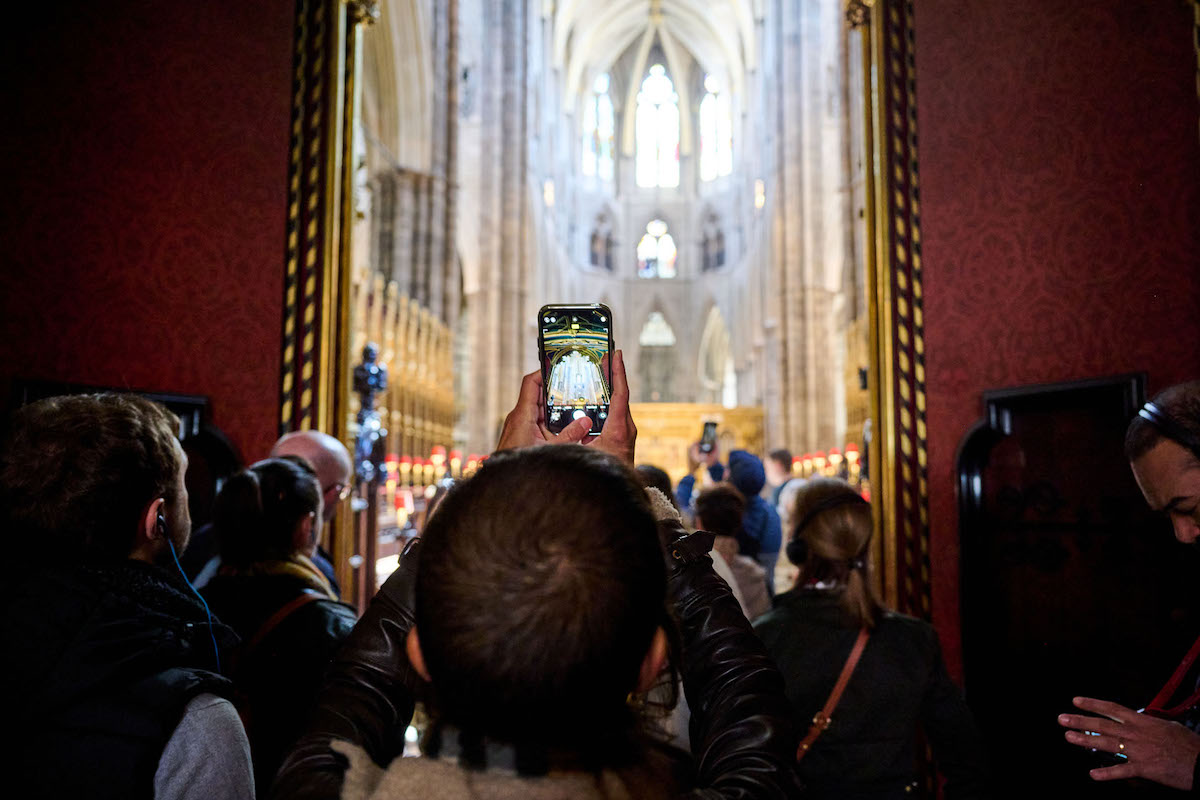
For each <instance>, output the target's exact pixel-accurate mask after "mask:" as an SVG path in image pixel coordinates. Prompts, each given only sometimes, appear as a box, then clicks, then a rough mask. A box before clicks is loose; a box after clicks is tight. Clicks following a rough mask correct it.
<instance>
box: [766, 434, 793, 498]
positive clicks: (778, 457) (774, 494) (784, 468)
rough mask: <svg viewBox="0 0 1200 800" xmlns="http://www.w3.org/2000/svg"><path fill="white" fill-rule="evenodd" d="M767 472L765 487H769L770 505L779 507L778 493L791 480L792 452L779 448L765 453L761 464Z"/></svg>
mask: <svg viewBox="0 0 1200 800" xmlns="http://www.w3.org/2000/svg"><path fill="white" fill-rule="evenodd" d="M763 467H764V468H765V469H766V471H767V485H768V486H770V487H771V505H773V506H776V507H778V506H779V493H780V492H781V491H783V487H784V486H786V485H787V484H788V481H790V480H792V451H791V450H788V449H787V448H786V447H780V448H777V449H775V450H772V451H771V452H769V453H767V460H766V461H765V462H764V463H763Z"/></svg>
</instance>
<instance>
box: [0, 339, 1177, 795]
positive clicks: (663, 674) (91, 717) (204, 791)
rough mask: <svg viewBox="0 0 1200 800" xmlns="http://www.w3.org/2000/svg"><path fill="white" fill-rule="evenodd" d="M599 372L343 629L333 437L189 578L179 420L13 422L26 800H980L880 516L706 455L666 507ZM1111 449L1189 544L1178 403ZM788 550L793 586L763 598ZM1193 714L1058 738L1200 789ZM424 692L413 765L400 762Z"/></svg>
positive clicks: (79, 410)
mask: <svg viewBox="0 0 1200 800" xmlns="http://www.w3.org/2000/svg"><path fill="white" fill-rule="evenodd" d="M612 367H613V369H612V374H613V385H612V395H611V406H610V412H609V417H608V420H607V422H606V425H605V426H604V429H603V431H602V432H601V433H600V434H599V435H592V434H591V433H590V421H588V420H583V421H576V422H574V423H572V424H570V425H568V426H567V427H566V428H565V429H563V430H562V431H561V432H560V433H558V434H554V433H552V432H551V431H550V430H549V429H548V428H547V427H546V425H545V420H544V418H543V417H544V403H543V402H542V399H541V398H542V386H541V377H540V373H538V372H535V373H532V374H530V375H528V376H526V377H525V379H524V381H523V383H522V386H521V387H520V392H519V397H518V400H517V403H516V406H515V407H514V408H513V410H512V412H511V413H510V414H509V415H508V417H507V418H506V420H505V423H504V426H503V429H502V431H501V435H500V441H499V443H498V445H497V448H496V452H495V453H494V454H493V455H492V457H490V458H489V459H488V460H487V461H486V462H485V463H484V465H483V466H482V468H481V469H480V470H479V471H478V472H477V473H476V474H475V475H473V476H472V477H471V478H469V479H467V480H465V481H462V482H461V483H459V484H458V485H457V486H455V487H454V488H452V489H450V490H449V491H448V492H447V493H446V494H445V496H444V497H443V498H441V500H440V503H439V504H438V506H437V509H436V511H434V512H432V513H431V515H430V516H429V517H428V519H427V521H426V524H425V527H424V530H423V531H422V535H421V537H420V538H419V539H417V540H415V541H414V542H412V543H410V545H409V546H408V547H407V548H406V550H405V551H404V553H403V554H402V556H401V558H400V562H399V567H398V568H397V569H396V571H395V572H394V573H392V575H391V576H390V577H389V578H388V580H387V581H386V582H385V583H384V585H383V586H382V588H381V589H380V591H379V592H378V593H377V594H376V596H375V597H374V598H373V599H372V601H371V602H370V604H369V606H368V607H367V608H366V609H365V610H364V612H363V614H362V616H361V617H358V616H357V613H356V611H355V609H354V608H353V607H351V606H348V605H345V604H343V603H341V602H340V600H339V588H338V586H337V584H336V581H335V580H334V577H333V575H332V571H331V570H330V568H329V563H328V560H327V558H326V557H325V555H324V554H322V553H321V551H320V550H319V547H318V543H319V541H320V534H321V530H322V525H323V524H325V523H327V522H328V521H329V520H330V519H331V518H332V516H333V515H334V513H336V510H337V507H338V505H339V503H340V501H341V500H344V499H345V497H346V495H347V492H348V487H349V486H350V481H351V474H350V459H349V455H348V454H347V453H346V451H345V448H343V447H342V446H341V444H340V443H338V442H337V441H336V440H334V439H332V438H331V437H327V436H325V435H324V434H318V433H315V432H304V433H301V434H291V435H289V436H287V437H284V438H283V439H281V440H280V442H279V443H278V444H277V445H276V447H275V448H274V450H273V451H272V453H270V454H269V455H268V457H267V458H266V459H264V460H262V461H258V462H256V463H254V464H252V465H251V466H250V467H249V468H248V469H245V470H243V471H241V472H239V473H237V474H236V475H234V476H233V477H231V478H230V479H228V480H227V481H226V482H225V484H224V485H223V487H222V488H221V491H220V493H219V494H218V495H217V497H216V501H215V504H214V507H213V511H212V524H211V526H206V528H205V529H203V530H198V531H197V533H196V537H195V538H197V539H200V540H201V542H200V544H201V545H202V546H201V547H197V548H196V549H195V550H193V557H192V558H187V557H186V556H185V554H186V553H187V552H188V546H189V539H191V538H193V537H192V531H191V524H190V519H189V514H188V502H187V492H186V489H185V487H184V472H185V470H186V467H187V460H186V456H185V455H184V452H183V450H182V448H181V447H180V444H179V442H178V440H177V439H176V430H177V425H176V421H175V420H174V419H173V417H172V415H171V414H170V413H169V412H168V411H166V410H165V409H163V408H162V407H161V406H159V405H156V404H154V403H152V402H150V401H148V400H145V399H143V398H140V397H138V396H136V395H117V394H103V395H86V396H68V397H58V398H52V399H49V400H43V401H40V402H37V403H33V404H31V405H28V406H26V407H24V408H22V409H19V410H17V411H16V412H15V413H14V414H13V416H12V418H11V419H10V420H9V422H8V425H7V433H6V436H5V438H4V444H3V449H2V451H0V511H2V514H3V524H4V530H5V532H6V534H7V538H8V551H9V554H10V559H11V560H10V564H12V565H13V569H12V570H10V579H9V581H7V582H6V587H5V591H4V593H3V606H2V609H0V624H2V625H3V636H4V639H5V641H6V642H7V643H8V647H7V651H6V654H5V656H4V658H3V664H4V671H3V679H2V685H3V692H4V707H5V708H6V709H8V710H9V712H10V721H11V726H10V727H11V729H12V730H13V731H14V733H15V734H16V736H15V743H14V744H12V745H10V746H9V747H8V748H6V771H7V774H8V776H9V778H10V786H11V787H12V789H13V790H14V792H15V794H16V796H22V797H103V798H107V797H112V798H124V797H153V798H183V799H187V798H202V797H203V798H224V797H230V798H252V797H255V796H259V797H268V796H269V797H280V798H283V797H287V798H294V797H299V798H335V797H344V798H380V799H382V798H402V797H423V798H521V799H522V800H539V798H590V797H595V798H675V797H695V798H743V797H764V798H770V797H780V798H786V797H814V798H825V797H829V798H833V797H837V798H891V797H906V796H912V795H913V793H914V791H917V792H919V790H920V788H921V787H920V785H919V775H920V765H919V763H918V759H917V752H918V746H917V742H918V736H923V737H924V738H923V740H924V741H926V742H928V744H929V745H930V746H931V748H932V752H933V755H934V758H935V760H936V764H937V766H938V768H939V770H940V772H941V773H942V775H943V776H944V778H945V783H944V787H943V790H944V794H945V796H946V797H949V798H977V797H989V796H991V791H992V781H991V779H990V777H989V776H990V774H991V772H990V769H991V767H990V765H989V758H988V754H987V753H986V750H985V747H984V745H983V742H982V737H981V736H980V733H979V731H978V729H977V727H976V724H975V722H974V720H973V719H972V715H971V712H970V710H969V708H968V706H967V704H966V702H965V700H964V698H963V695H962V692H961V691H960V690H959V688H958V687H957V686H956V685H955V683H954V682H953V680H952V679H951V678H950V676H949V674H948V673H947V670H946V667H945V665H944V663H943V660H942V655H941V650H940V646H939V643H938V637H937V635H936V633H935V632H934V630H933V628H932V627H931V626H930V625H929V624H928V623H926V622H923V621H920V620H917V619H914V618H911V617H908V616H904V615H902V614H899V613H896V612H895V611H892V610H890V609H888V608H886V607H885V606H884V605H883V604H882V603H881V602H880V601H879V599H878V598H877V597H876V595H875V593H874V591H873V588H872V587H873V581H872V579H871V575H870V571H871V563H870V561H871V559H870V557H869V553H870V543H871V536H872V530H873V524H872V512H871V506H870V504H869V503H868V502H867V501H866V500H864V499H863V497H862V496H860V495H859V494H858V493H857V491H856V490H855V489H854V488H852V487H851V486H850V485H848V484H847V483H845V482H844V481H840V480H837V479H831V478H812V479H808V480H800V479H794V478H792V477H791V473H790V467H791V461H792V459H791V455H790V453H788V452H787V451H775V452H772V453H770V454H769V455H768V457H767V460H766V463H765V465H764V462H763V461H762V460H761V459H760V458H759V457H758V456H756V455H754V454H752V453H749V452H746V451H744V450H733V451H731V452H729V453H728V455H727V458H726V461H725V462H724V463H723V462H722V461H721V454H720V453H719V452H718V451H717V450H716V449H715V448H714V449H712V451H711V452H707V453H702V452H700V449H699V448H698V447H696V448H693V450H692V451H691V454H690V457H691V459H692V465H691V466H692V467H693V470H692V474H691V475H689V476H688V477H685V478H684V479H683V480H682V481H681V482H680V483H679V484H678V485H675V486H673V485H672V483H671V481H670V478H669V477H668V476H667V475H666V474H665V473H664V472H663V471H662V470H661V469H658V468H657V467H654V466H651V465H641V466H637V467H636V468H635V460H634V452H635V443H636V437H637V428H636V425H635V423H634V420H633V418H632V416H631V414H630V411H629V387H628V385H627V383H626V378H625V370H624V364H623V360H622V358H621V354H620V352H619V351H617V352H616V353H614V358H613V364H612ZM585 423H587V424H585ZM1127 456H1128V457H1129V459H1130V461H1131V464H1132V466H1133V470H1134V474H1135V476H1136V478H1137V480H1138V484H1139V486H1140V487H1141V488H1142V491H1143V493H1144V494H1145V496H1146V499H1147V501H1148V502H1149V503H1150V504H1151V505H1152V506H1153V507H1155V508H1157V509H1161V510H1163V511H1165V512H1166V513H1167V514H1169V515H1170V516H1171V518H1172V520H1173V522H1174V525H1175V532H1176V536H1177V538H1179V539H1180V541H1183V542H1190V543H1194V542H1195V541H1196V540H1197V539H1198V538H1200V510H1198V509H1197V501H1198V500H1200V383H1195V384H1187V385H1183V386H1180V387H1173V388H1172V389H1170V390H1168V391H1167V392H1164V393H1163V394H1161V395H1159V396H1158V397H1156V398H1155V400H1154V401H1153V402H1151V403H1148V404H1146V406H1145V407H1144V409H1143V410H1142V412H1141V414H1140V415H1139V417H1138V418H1137V419H1135V420H1134V422H1133V423H1132V424H1131V426H1130V429H1129V434H1128V438H1127ZM781 551H782V554H783V555H784V557H785V558H786V559H787V561H788V562H790V564H792V565H793V566H794V568H795V569H796V570H797V573H798V579H797V580H796V582H795V585H794V586H792V587H791V588H790V589H788V590H786V591H780V592H778V593H776V591H775V589H776V586H775V583H774V576H775V572H776V565H777V562H778V561H779V558H780V555H781ZM1184 689H1185V690H1186V689H1187V687H1184ZM1170 699H1171V698H1168V700H1170ZM1197 702H1198V699H1197V696H1196V695H1193V696H1192V697H1191V698H1189V699H1188V700H1187V701H1185V702H1183V703H1179V702H1178V700H1177V699H1176V700H1174V703H1175V704H1174V705H1173V706H1171V707H1166V706H1164V707H1163V708H1151V709H1150V710H1149V711H1150V712H1152V713H1139V712H1135V711H1133V710H1131V709H1127V708H1124V707H1121V706H1118V705H1116V704H1113V703H1108V702H1105V701H1100V700H1094V699H1089V698H1077V700H1076V705H1077V706H1078V707H1079V708H1080V709H1082V710H1083V711H1089V712H1094V713H1095V714H1098V715H1100V716H1098V717H1097V716H1089V715H1082V714H1074V713H1071V714H1064V715H1062V716H1061V717H1060V719H1059V722H1060V724H1061V725H1063V726H1064V727H1066V728H1067V729H1068V731H1067V733H1066V738H1067V740H1068V741H1069V742H1071V743H1073V744H1078V745H1081V746H1086V747H1090V748H1094V749H1098V750H1103V751H1107V752H1112V753H1116V754H1119V755H1121V756H1124V757H1125V759H1124V761H1123V763H1121V764H1120V765H1118V766H1113V767H1107V768H1103V769H1100V770H1097V771H1096V772H1094V773H1093V777H1095V778H1096V779H1098V780H1105V779H1114V778H1127V777H1142V778H1146V779H1149V780H1152V781H1157V782H1159V783H1162V784H1165V785H1168V786H1173V787H1176V788H1180V789H1190V790H1194V791H1195V790H1200V780H1198V779H1197V773H1198V772H1200V769H1198V767H1200V759H1198V756H1200V735H1197V734H1196V733H1194V732H1193V731H1192V730H1191V729H1190V728H1188V727H1187V726H1185V725H1184V724H1181V723H1180V722H1178V721H1174V720H1173V719H1171V718H1170V717H1172V716H1175V717H1181V716H1186V715H1187V713H1188V712H1189V711H1191V710H1192V708H1193V707H1194V706H1195V705H1196V703H1197ZM1164 703H1166V701H1164ZM418 704H420V705H421V706H422V707H423V708H424V709H425V713H426V715H427V716H428V720H429V723H428V725H427V726H426V729H425V731H424V735H423V738H422V741H421V756H420V757H418V758H402V757H401V754H402V753H403V752H404V748H405V742H406V739H405V736H406V731H407V730H408V729H409V725H410V722H411V721H412V718H413V715H414V709H415V708H416V707H417V705H418ZM1189 704H1190V705H1189ZM676 708H678V709H682V710H683V711H684V713H683V714H682V716H681V715H680V714H679V713H674V714H672V709H676ZM672 720H674V722H672ZM680 720H682V722H680Z"/></svg>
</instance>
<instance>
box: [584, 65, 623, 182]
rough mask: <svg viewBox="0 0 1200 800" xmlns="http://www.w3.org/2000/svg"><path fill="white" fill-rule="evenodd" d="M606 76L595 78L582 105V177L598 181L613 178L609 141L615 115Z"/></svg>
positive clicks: (612, 133) (611, 150)
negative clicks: (597, 176) (595, 176)
mask: <svg viewBox="0 0 1200 800" xmlns="http://www.w3.org/2000/svg"><path fill="white" fill-rule="evenodd" d="M608 86H609V77H608V73H607V72H605V73H602V74H600V75H598V76H596V80H595V81H594V82H593V83H592V93H591V95H590V96H588V97H587V98H586V99H585V101H584V104H583V143H582V144H583V146H582V148H581V150H582V154H583V163H582V165H581V166H582V168H583V174H584V175H599V176H600V178H601V179H602V180H606V181H611V180H612V178H613V140H614V137H615V134H616V127H617V126H616V115H615V114H614V113H613V102H612V97H611V96H610V95H609V93H608Z"/></svg>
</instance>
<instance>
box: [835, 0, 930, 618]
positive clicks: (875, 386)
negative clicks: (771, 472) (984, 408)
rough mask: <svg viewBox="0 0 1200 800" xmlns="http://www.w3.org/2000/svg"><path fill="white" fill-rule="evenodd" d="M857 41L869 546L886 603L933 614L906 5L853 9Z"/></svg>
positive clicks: (904, 0) (882, 2)
mask: <svg viewBox="0 0 1200 800" xmlns="http://www.w3.org/2000/svg"><path fill="white" fill-rule="evenodd" d="M846 19H847V23H848V24H849V25H850V26H851V27H852V28H854V29H856V30H858V31H859V32H860V34H861V37H862V38H861V45H862V62H863V76H864V82H865V86H864V91H863V96H864V102H865V106H864V113H865V121H866V124H865V126H864V128H865V131H866V135H865V139H866V150H867V188H866V206H867V209H866V211H867V213H866V218H867V219H866V222H867V247H866V259H867V279H868V286H869V287H870V296H869V298H868V304H869V314H870V318H871V321H872V325H871V332H870V339H871V343H870V349H871V353H872V363H871V370H870V386H869V392H870V397H871V418H872V420H874V421H875V422H874V436H873V437H872V440H871V444H870V463H871V464H873V465H877V466H875V467H874V469H873V470H872V474H871V490H872V502H873V504H874V506H875V510H876V514H875V520H876V521H875V525H876V534H877V536H876V539H875V548H876V549H875V552H874V553H873V554H872V555H873V558H874V559H876V563H878V564H879V565H880V566H881V569H880V570H879V574H880V575H881V584H882V585H881V587H880V588H881V589H882V593H883V596H884V598H885V599H886V601H887V603H888V605H890V606H892V607H893V608H897V609H899V610H901V611H903V612H905V613H908V614H912V615H913V616H917V617H922V618H925V619H928V618H929V616H930V612H931V607H932V602H931V574H930V543H929V478H928V454H927V430H926V420H925V412H926V405H925V332H924V331H925V326H924V317H923V299H922V295H923V271H922V264H921V227H920V218H921V208H920V200H919V197H920V192H919V180H918V167H917V98H916V75H915V60H914V53H913V45H914V38H913V4H912V2H911V0H875V2H853V1H852V2H850V3H848V4H847V7H846Z"/></svg>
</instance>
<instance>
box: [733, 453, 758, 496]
mask: <svg viewBox="0 0 1200 800" xmlns="http://www.w3.org/2000/svg"><path fill="white" fill-rule="evenodd" d="M729 482H730V483H732V484H733V485H734V486H735V487H737V490H738V491H739V492H741V493H742V494H744V495H745V496H746V497H747V498H750V497H753V496H754V495H756V494H758V493H759V492H761V491H762V488H763V486H765V485H766V483H767V473H766V471H765V470H763V463H762V460H761V459H759V457H758V456H756V455H754V454H753V453H748V452H746V451H745V450H734V451H733V452H731V453H730V454H729Z"/></svg>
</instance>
